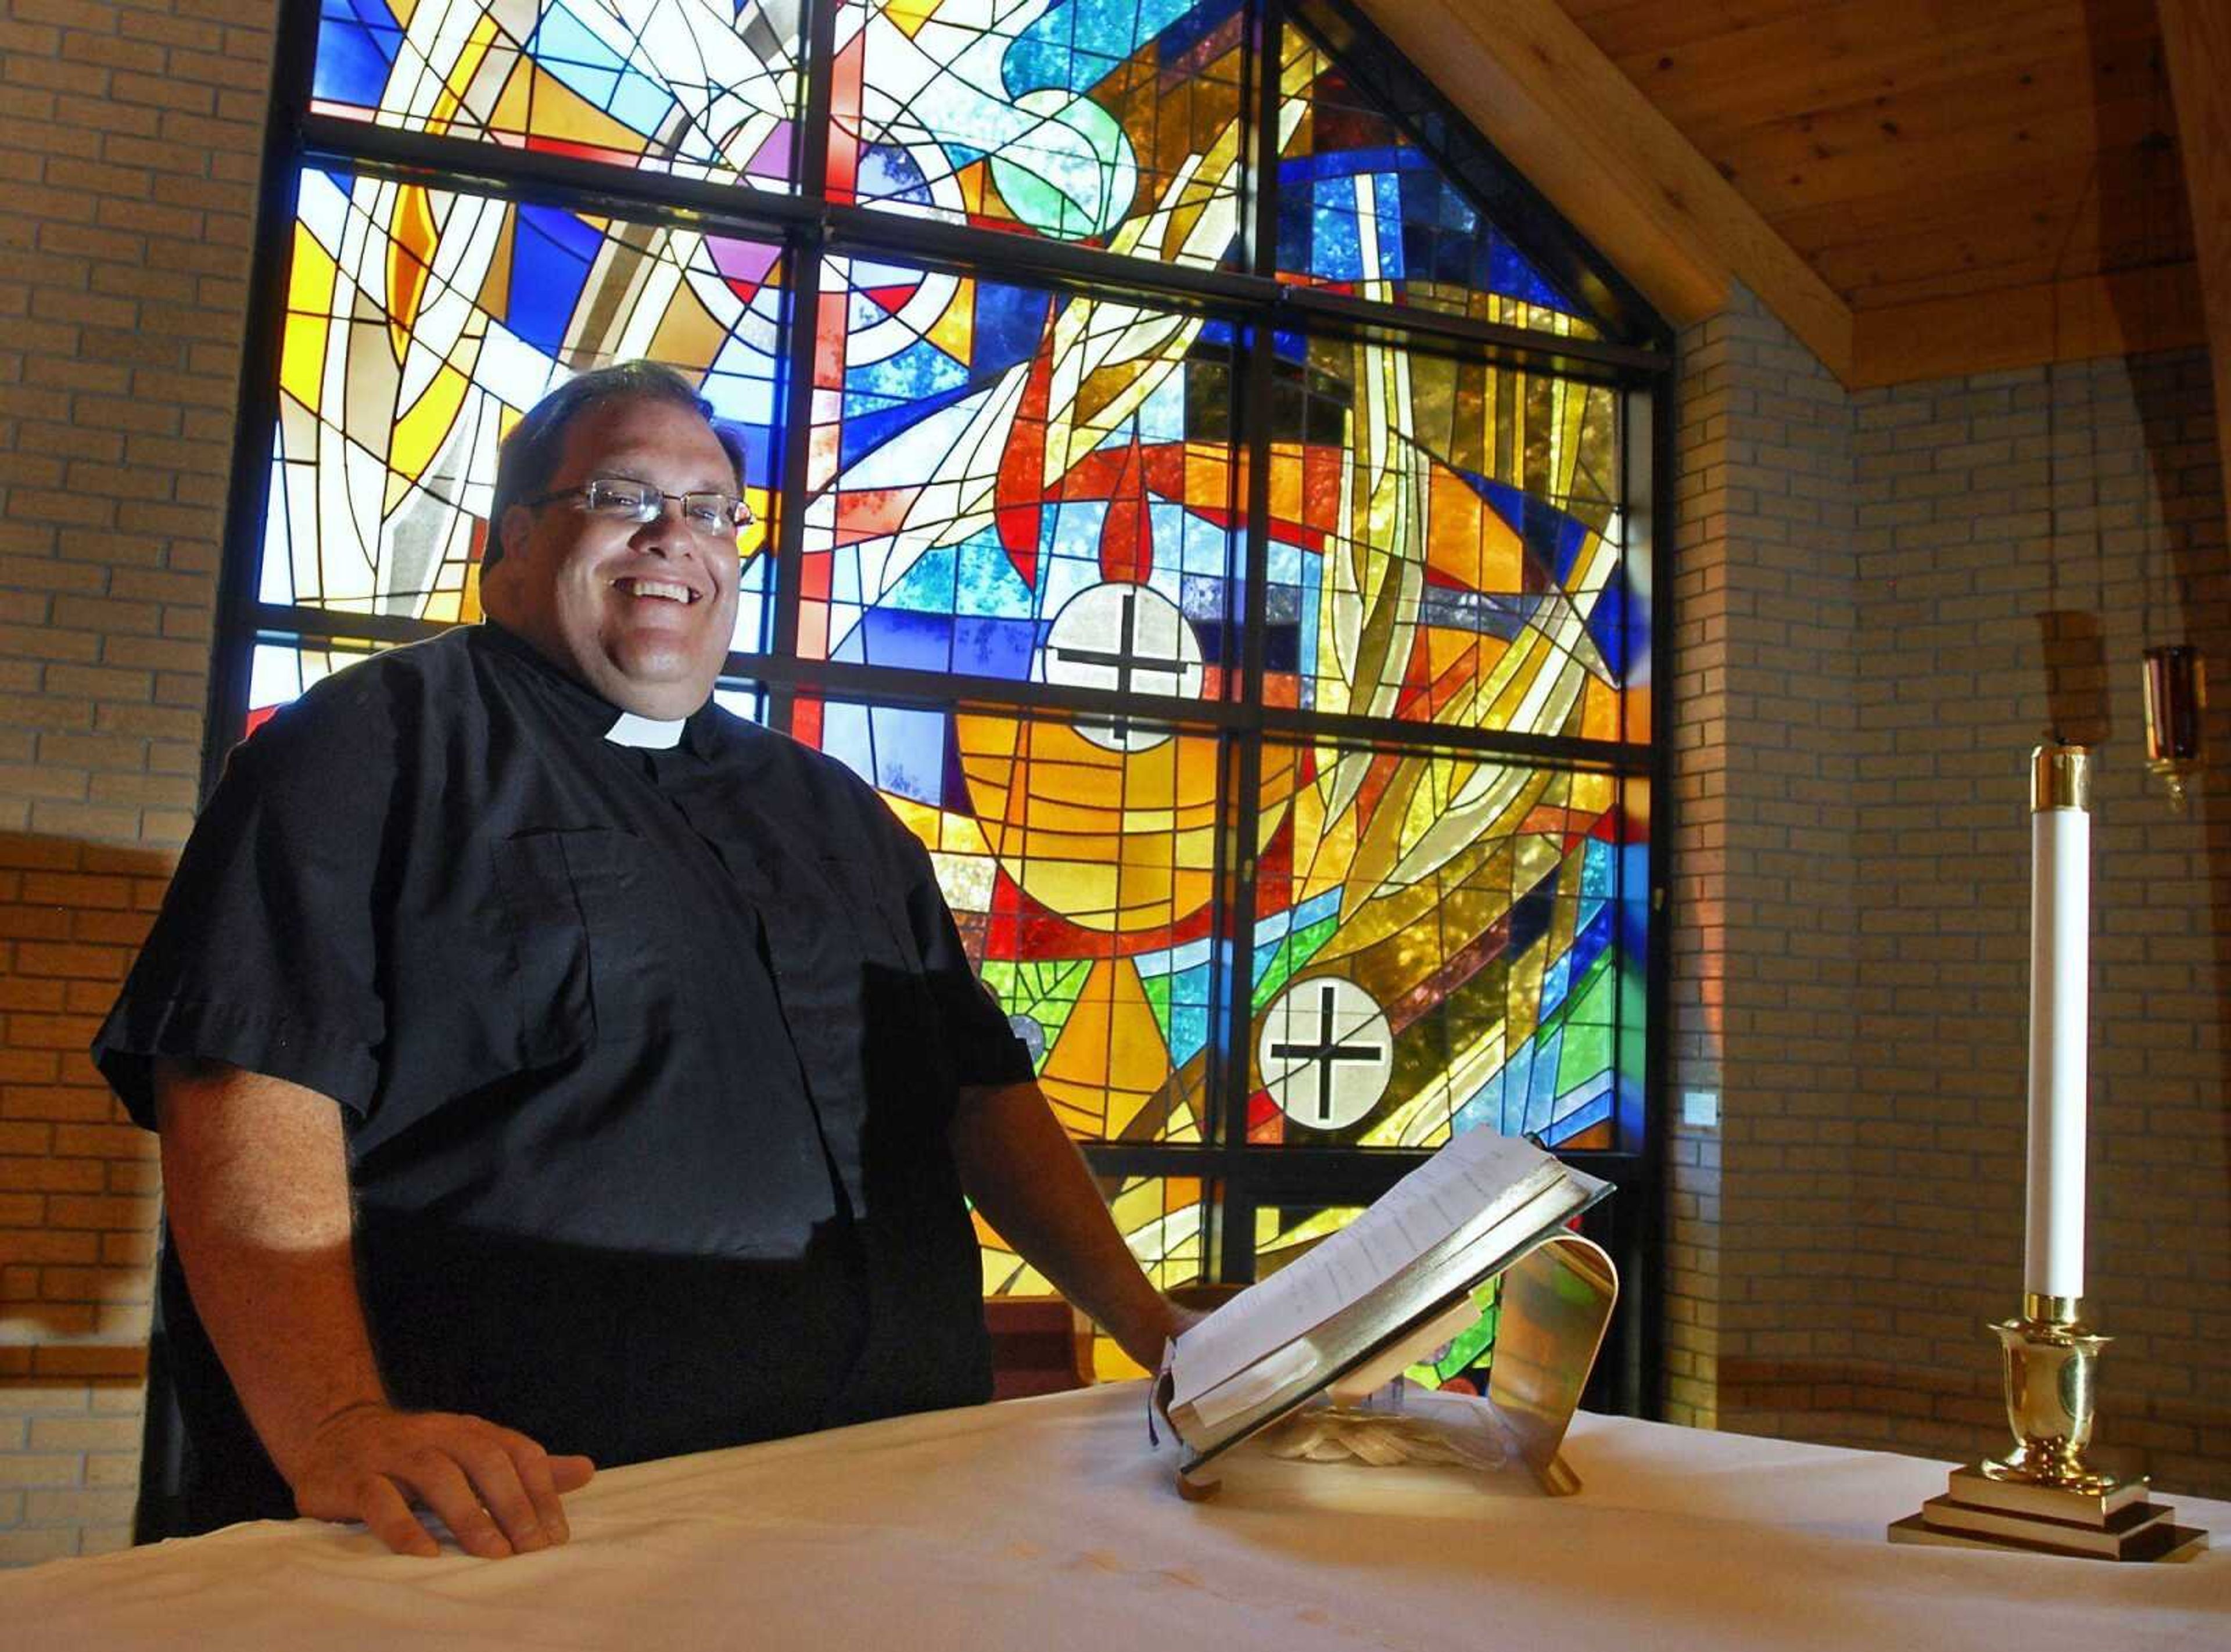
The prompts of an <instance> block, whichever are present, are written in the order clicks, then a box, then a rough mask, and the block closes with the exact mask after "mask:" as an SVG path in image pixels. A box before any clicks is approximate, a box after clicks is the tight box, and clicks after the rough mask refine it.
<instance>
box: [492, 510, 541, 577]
mask: <svg viewBox="0 0 2231 1652" xmlns="http://www.w3.org/2000/svg"><path fill="white" fill-rule="evenodd" d="M495 532H496V538H497V539H499V540H500V541H501V543H502V545H503V558H504V561H505V562H508V561H509V560H510V559H511V558H514V557H515V556H519V555H521V554H523V553H524V552H525V551H526V549H527V539H529V538H530V537H531V536H532V535H533V532H534V513H533V511H530V510H528V509H527V507H526V506H524V505H507V506H505V507H503V520H501V522H498V523H497V524H496V525H495ZM502 565H503V563H501V562H500V563H498V564H497V566H498V567H501V566H502Z"/></svg>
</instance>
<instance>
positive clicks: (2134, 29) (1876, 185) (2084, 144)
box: [1563, 0, 2192, 312]
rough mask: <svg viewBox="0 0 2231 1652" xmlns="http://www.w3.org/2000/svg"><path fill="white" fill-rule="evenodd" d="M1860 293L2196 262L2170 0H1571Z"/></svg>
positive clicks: (1822, 262)
mask: <svg viewBox="0 0 2231 1652" xmlns="http://www.w3.org/2000/svg"><path fill="white" fill-rule="evenodd" d="M1563 5H1564V10H1565V12H1566V14H1567V15H1568V16H1570V17H1571V18H1572V19H1573V21H1574V22H1575V23H1578V24H1579V25H1580V26H1581V30H1582V32H1584V33H1585V34H1586V35H1588V38H1589V39H1590V40H1591V41H1593V42H1594V43H1595V44H1596V45H1597V46H1598V47H1599V48H1601V50H1602V51H1603V52H1604V54H1605V55H1607V56H1608V57H1609V58H1610V59H1611V60H1612V61H1613V63H1615V64H1617V65H1618V66H1619V68H1620V73H1622V74H1625V75H1626V78H1627V79H1628V80H1629V81H1633V84H1634V85H1635V86H1636V87H1638V88H1639V89H1640V91H1641V92H1642V94H1643V95H1644V96H1646V97H1647V98H1648V99H1649V100H1650V101H1651V102H1652V104H1653V105H1655V106H1657V108H1658V109H1659V113H1662V114H1664V115H1665V118H1666V119H1668V120H1670V121H1672V124H1673V126H1674V127H1675V129H1676V130H1677V131H1678V132H1680V133H1681V135H1682V136H1683V137H1685V138H1686V139H1688V140H1689V141H1690V142H1691V143H1692V144H1694V145H1696V146H1697V147H1698V149H1699V150H1700V151H1702V152H1703V153H1704V158H1706V159H1707V160H1709V161H1710V162H1711V163H1712V164H1713V165H1715V166H1716V167H1717V168H1718V169H1719V171H1720V174H1721V176H1722V177H1725V178H1726V179H1727V180H1728V181H1729V182H1730V183H1731V184H1734V185H1735V187H1736V190H1737V191H1738V192H1739V193H1740V194H1741V195H1742V196H1743V199H1745V200H1746V201H1748V202H1749V203H1750V204H1751V205H1752V206H1754V207H1756V209H1757V210H1758V212H1759V215H1760V216H1762V217H1763V218H1764V219H1765V220H1766V222H1767V223H1768V224H1769V225H1770V226H1771V227H1772V228H1773V229H1774V230H1775V233H1776V234H1778V235H1780V236H1782V239H1783V240H1785V241H1787V242H1788V243H1789V244H1790V246H1791V247H1793V248H1795V249H1796V251H1797V253H1798V254H1799V255H1800V256H1801V257H1802V258H1804V260H1805V261H1807V263H1809V264H1811V265H1812V266H1813V268H1814V269H1816V270H1817V271H1819V272H1820V275H1821V277H1822V279H1823V280H1825V281H1827V283H1828V285H1829V286H1830V287H1833V288H1834V289H1835V290H1836V292H1837V293H1838V294H1840V295H1841V296H1842V298H1843V299H1844V300H1845V302H1846V303H1847V304H1849V305H1850V306H1851V307H1852V308H1853V310H1854V311H1855V312H1857V311H1863V310H1870V309H1881V308H1885V307H1892V306H1895V305H1900V304H1909V303H1912V302H1915V301H1917V300H1923V299H1937V298H1949V297H1954V296H1958V295H1963V294H1975V293H1983V292H1989V291H1991V290H1993V289H1995V288H1999V287H2020V286H2027V285H2028V284H2030V283H2033V282H2036V281H2049V280H2053V279H2055V278H2066V277H2070V276H2086V275H2096V274H2102V273H2104V272H2109V271H2116V270H2125V269H2136V268H2141V267H2143V266H2144V265H2148V264H2162V263H2182V262H2189V261H2190V259H2191V257H2192V239H2191V226H2190V220H2189V216H2188V215H2187V214H2186V212H2185V211H2184V208H2183V199H2184V194H2183V190H2184V185H2183V177H2182V176H2181V174H2180V173H2179V171H2178V170H2177V158H2176V149H2175V144H2174V134H2175V132H2176V113H2175V109H2174V106H2173V105H2172V103H2171V101H2170V87H2169V79H2168V75H2167V73H2166V69H2165V67H2164V66H2163V63H2162V61H2161V31H2160V28H2159V26H2158V24H2157V22H2156V19H2155V14H2154V7H2153V3H2152V0H1563Z"/></svg>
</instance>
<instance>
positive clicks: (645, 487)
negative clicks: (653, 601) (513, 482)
mask: <svg viewBox="0 0 2231 1652" xmlns="http://www.w3.org/2000/svg"><path fill="white" fill-rule="evenodd" d="M561 499H571V500H579V504H580V507H581V509H582V510H583V511H585V512H586V513H588V514H589V515H591V516H601V517H605V518H606V519H609V520H611V521H615V522H652V521H656V520H657V519H658V513H660V512H661V511H663V510H664V509H665V508H666V501H667V500H669V499H670V500H675V501H676V503H678V504H679V505H680V506H681V507H682V520H683V521H684V522H686V523H688V524H689V526H691V527H693V528H695V529H696V531H697V532H700V533H708V534H711V535H713V536H714V537H715V538H734V536H735V535H736V534H738V533H740V532H742V531H743V530H744V529H746V528H747V527H749V526H751V525H752V507H750V506H748V505H747V504H746V503H744V501H743V500H740V499H738V498H737V497H736V496H735V495H734V494H669V493H667V492H666V491H665V490H664V489H663V488H658V487H652V486H651V485H650V483H649V482H647V481H634V480H633V479H632V478H630V477H625V476H599V477H598V478H597V479H596V480H595V481H585V482H582V483H580V484H579V485H578V486H576V487H559V488H556V489H554V490H553V491H552V492H550V493H547V494H542V495H540V497H539V498H535V499H530V500H527V501H526V503H527V504H528V505H530V506H539V505H549V504H553V503H554V502H555V501H557V500H561Z"/></svg>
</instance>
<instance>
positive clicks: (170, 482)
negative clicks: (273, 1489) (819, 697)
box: [0, 0, 273, 1564]
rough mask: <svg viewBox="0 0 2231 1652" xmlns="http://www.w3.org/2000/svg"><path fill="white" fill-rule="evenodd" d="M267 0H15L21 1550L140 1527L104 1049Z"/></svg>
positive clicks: (240, 272) (142, 1217) (11, 651)
mask: <svg viewBox="0 0 2231 1652" xmlns="http://www.w3.org/2000/svg"><path fill="white" fill-rule="evenodd" d="M272 15H273V14H272V6H271V4H270V3H269V0H0V190H4V194H5V198H6V201H7V210H6V211H5V212H4V213H0V1564H5V1563H9V1562H21V1561H26V1560H35V1559H42V1558H47V1557H49V1556H52V1555H58V1554H71V1553H77V1552H89V1551H92V1550H96V1549H100V1548H106V1547H110V1546H114V1545H116V1544H118V1543H120V1542H121V1541H123V1540H124V1538H125V1535H126V1522H127V1520H129V1517H130V1511H131V1496H132V1494H131V1491H130V1486H131V1483H132V1481H133V1476H134V1475H135V1473H136V1470H137V1458H138V1446H139V1407H140V1399H139V1373H140V1369H141V1365H142V1363H143V1362H142V1355H141V1352H140V1343H141V1341H142V1340H143V1339H144V1338H145V1335H146V1312H147V1309H146V1300H147V1287H146V1264H147V1262H148V1260H149V1256H150V1248H151V1242H152V1241H151V1237H150V1235H151V1230H152V1225H153V1220H154V1207H155V1182H154V1165H153V1164H152V1154H151V1152H150V1151H149V1147H150V1144H149V1143H148V1142H147V1141H146V1139H144V1138H143V1137H142V1136H141V1135H140V1133H139V1132H138V1131H135V1130H133V1129H132V1128H131V1127H130V1126H127V1125H126V1124H124V1123H123V1122H122V1120H121V1119H120V1115H119V1114H118V1113H116V1111H115V1110H114V1107H113V1102H112V1101H111V1100H110V1099H109V1096H108V1094H107V1089H106V1088H105V1087H103V1086H102V1085H101V1083H100V1079H99V1076H98V1075H97V1074H95V1073H94V1070H93V1068H92V1067H91V1066H90V1064H89V1063H88V1062H87V1061H86V1059H85V1047H86V1042H87V1039H88V1038H90V1037H91V1036H92V1033H93V1030H94V1027H95V1026H96V1025H97V1024H98V1021H99V1016H100V1014H101V1012H102V1011H103V1010H106V1009H107V1003H108V1001H109V999H110V998H111V997H113V994H114V991H115V984H116V982H117V981H118V979H119V978H120V977H121V976H122V974H123V971H124V970H125V968H126V965H128V963H129V962H130V958H131V956H132V952H133V947H134V946H135V945H136V944H137V943H138V941H139V938H140V937H141V935H142V934H143V933H144V932H145V930H146V924H147V921H148V919H149V916H150V914H151V913H152V909H153V907H154V906H155V905H156V903H157V902H158V901H159V900H160V899H161V894H162V889H163V887H164V882H165V878H166V876H167V874H168V871H169V868H170V866H171V860H172V857H173V854H174V852H175V849H176V846H177V844H178V842H180V841H181V840H182V839H183V837H184V835H185V832H186V829H187V827H188V826H189V824H190V823H191V810H192V808H193V803H194V789H195V779H196V774H197V768H198V765H199V762H200V752H201V735H202V714H203V713H202V706H203V699H204V687H205V682H206V678H207V669H208V654H209V638H210V615H211V610H212V605H213V600H214V596H215V579H216V570H217V547H218V536H219V531H220V528H221V525H222V518H223V500H224V494H225V485H226V476H227V467H228V465H229V463H230V448H231V442H232V408H233V401H234V395H235V386H236V379H237V376H238V372H239V349H240V333H241V310H242V305H243V297H244V292H245V281H246V278H247V273H248V254H249V235H250V230H251V227H252V223H251V221H252V216H253V214H254V210H255V177H256V171H257V165H258V159H259V147H260V144H261V141H262V121H263V110H264V106H265V102H266V100H267V97H268V81H269V74H270V69H269V63H270V55H271V19H272Z"/></svg>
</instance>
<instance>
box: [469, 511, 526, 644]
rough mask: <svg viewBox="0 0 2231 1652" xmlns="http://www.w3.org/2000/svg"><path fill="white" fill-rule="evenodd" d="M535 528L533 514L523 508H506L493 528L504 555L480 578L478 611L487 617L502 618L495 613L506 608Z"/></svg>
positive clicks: (484, 570) (484, 571)
mask: <svg viewBox="0 0 2231 1652" xmlns="http://www.w3.org/2000/svg"><path fill="white" fill-rule="evenodd" d="M533 527H534V513H533V512H532V511H530V510H528V509H527V507H525V506H524V505H511V506H507V507H505V509H504V513H503V519H502V520H501V521H500V522H498V523H497V524H496V525H495V534H496V539H498V541H499V542H500V543H501V545H502V546H503V555H502V556H501V557H499V558H497V559H496V565H495V567H493V568H487V569H483V570H482V574H481V607H482V610H485V611H486V612H488V613H490V614H495V616H496V617H497V618H499V619H501V617H502V616H501V614H497V613H496V610H498V609H501V608H502V607H503V606H504V605H505V602H506V598H507V595H508V592H509V590H510V589H511V584H512V581H513V579H514V577H515V576H514V572H513V570H514V569H516V568H517V567H518V566H519V565H520V560H521V558H522V557H524V556H525V555H526V552H527V540H528V539H529V537H530V536H531V535H532V533H533Z"/></svg>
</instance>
